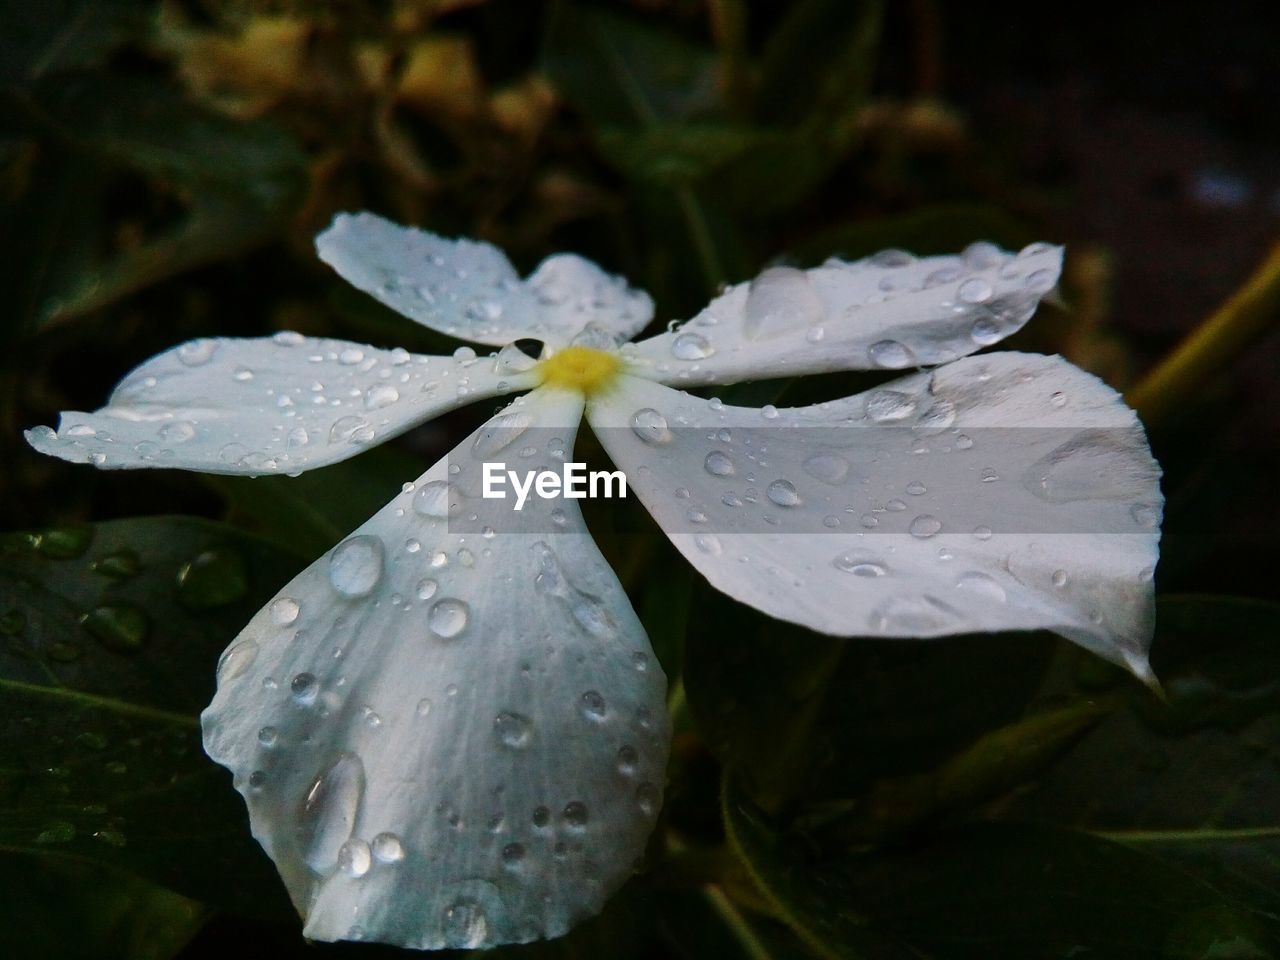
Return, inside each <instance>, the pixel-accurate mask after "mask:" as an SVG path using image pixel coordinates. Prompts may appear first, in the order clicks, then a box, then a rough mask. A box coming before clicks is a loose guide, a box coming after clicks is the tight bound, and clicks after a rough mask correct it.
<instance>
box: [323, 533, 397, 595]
mask: <svg viewBox="0 0 1280 960" xmlns="http://www.w3.org/2000/svg"><path fill="white" fill-rule="evenodd" d="M383 552H384V551H383V546H382V541H381V540H379V539H378V538H377V537H374V536H370V535H368V534H361V535H358V536H354V537H350V538H348V539H346V540H344V541H342V543H340V544H338V545H337V546H336V547H334V549H333V552H332V553H331V554H329V582H330V583H331V584H332V585H333V589H334V590H336V591H338V593H340V594H342V595H343V596H344V597H367V596H368V595H369V594H370V593H372V592H373V588H374V587H376V586H377V585H378V581H379V580H381V579H382V560H383Z"/></svg>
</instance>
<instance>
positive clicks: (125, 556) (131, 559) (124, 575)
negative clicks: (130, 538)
mask: <svg viewBox="0 0 1280 960" xmlns="http://www.w3.org/2000/svg"><path fill="white" fill-rule="evenodd" d="M89 569H90V570H92V571H93V572H94V573H100V574H102V575H103V576H104V577H110V578H111V579H112V580H129V579H131V578H132V577H136V576H137V575H138V574H139V573H141V572H142V560H141V559H140V558H139V557H138V555H137V554H136V553H134V552H133V551H132V550H118V551H116V552H115V553H109V554H107V555H106V556H105V557H99V558H98V559H97V560H94V561H93V562H92V563H90V564H89Z"/></svg>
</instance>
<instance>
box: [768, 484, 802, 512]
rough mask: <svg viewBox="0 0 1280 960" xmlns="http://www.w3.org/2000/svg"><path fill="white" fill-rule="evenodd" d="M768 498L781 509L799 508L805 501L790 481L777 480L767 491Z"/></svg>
mask: <svg viewBox="0 0 1280 960" xmlns="http://www.w3.org/2000/svg"><path fill="white" fill-rule="evenodd" d="M765 494H766V495H767V496H768V498H769V499H770V500H771V501H773V502H774V503H776V504H777V505H778V506H780V507H798V506H799V505H800V504H801V503H802V502H803V501H802V500H801V499H800V493H799V491H798V490H796V488H795V484H793V483H792V482H791V481H790V480H775V481H773V483H771V484H769V487H768V489H767V490H766V491H765Z"/></svg>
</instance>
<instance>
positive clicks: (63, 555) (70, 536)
mask: <svg viewBox="0 0 1280 960" xmlns="http://www.w3.org/2000/svg"><path fill="white" fill-rule="evenodd" d="M92 541H93V528H92V527H55V528H54V529H52V530H46V531H45V532H44V533H40V534H37V535H36V536H35V537H34V538H32V546H34V547H35V548H36V550H38V551H39V552H40V553H42V554H44V555H45V556H46V557H53V558H54V559H55V560H71V559H74V558H75V557H78V556H80V555H81V554H82V553H84V552H85V550H87V549H88V548H89V544H90V543H91V542H92Z"/></svg>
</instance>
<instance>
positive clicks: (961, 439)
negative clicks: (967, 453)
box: [956, 433, 973, 450]
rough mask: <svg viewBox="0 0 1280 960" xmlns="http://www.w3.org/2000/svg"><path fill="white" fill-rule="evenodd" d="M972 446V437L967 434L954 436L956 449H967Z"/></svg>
mask: <svg viewBox="0 0 1280 960" xmlns="http://www.w3.org/2000/svg"><path fill="white" fill-rule="evenodd" d="M972 447H973V437H970V436H967V435H965V434H963V433H961V434H959V435H957V436H956V449H957V450H968V449H970V448H972Z"/></svg>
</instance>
